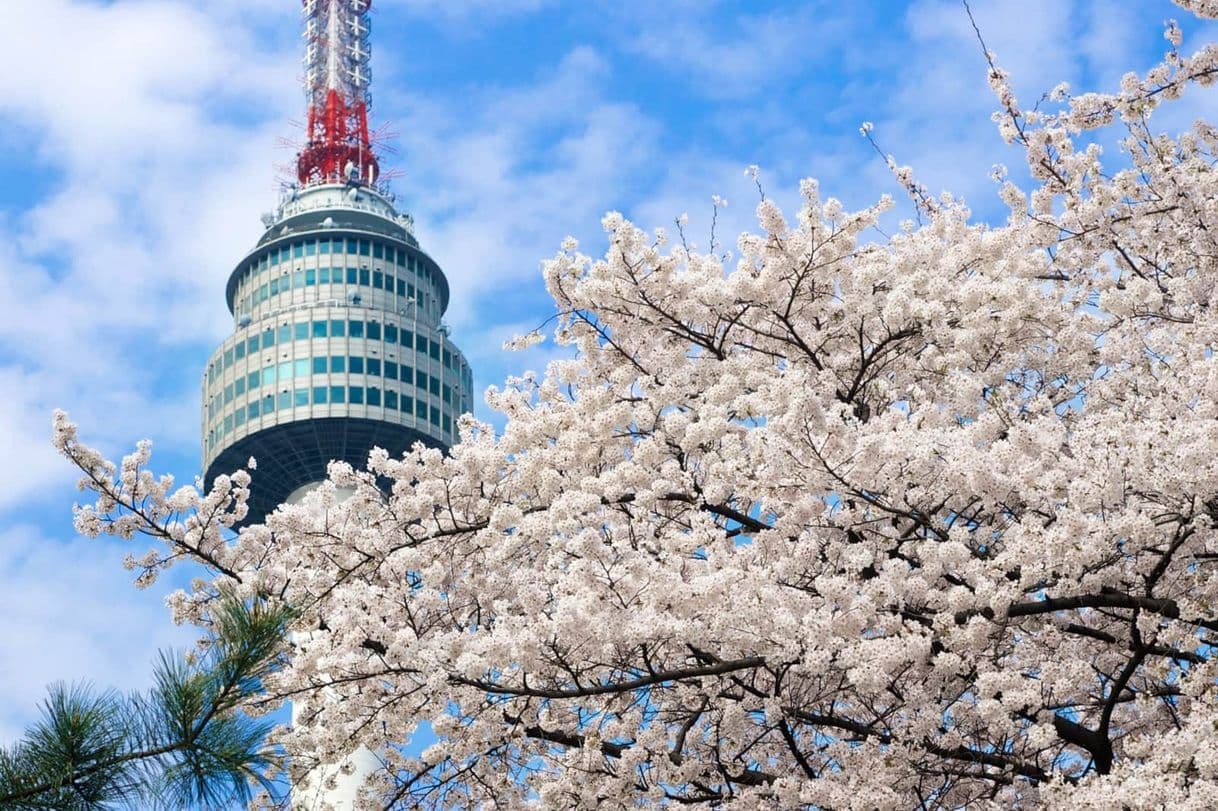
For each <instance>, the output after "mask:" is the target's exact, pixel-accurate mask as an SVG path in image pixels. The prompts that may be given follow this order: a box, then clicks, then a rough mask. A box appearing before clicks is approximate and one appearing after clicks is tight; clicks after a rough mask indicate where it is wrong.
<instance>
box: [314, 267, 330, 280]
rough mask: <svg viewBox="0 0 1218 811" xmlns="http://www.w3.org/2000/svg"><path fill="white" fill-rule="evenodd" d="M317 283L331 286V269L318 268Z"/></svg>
mask: <svg viewBox="0 0 1218 811" xmlns="http://www.w3.org/2000/svg"><path fill="white" fill-rule="evenodd" d="M317 283H318V284H329V283H330V269H329V268H318V269H317Z"/></svg>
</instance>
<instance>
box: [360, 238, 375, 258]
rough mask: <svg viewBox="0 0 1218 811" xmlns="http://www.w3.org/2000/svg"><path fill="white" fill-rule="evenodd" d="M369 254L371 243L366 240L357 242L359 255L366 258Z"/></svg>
mask: <svg viewBox="0 0 1218 811" xmlns="http://www.w3.org/2000/svg"><path fill="white" fill-rule="evenodd" d="M370 253H372V243H370V242H369V241H368V240H366V239H361V240H360V241H359V255H360V256H368V255H369V254H370Z"/></svg>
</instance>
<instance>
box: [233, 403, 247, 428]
mask: <svg viewBox="0 0 1218 811" xmlns="http://www.w3.org/2000/svg"><path fill="white" fill-rule="evenodd" d="M233 424H234V425H245V408H244V407H239V408H238V409H237V410H236V411H235V412H234V413H233Z"/></svg>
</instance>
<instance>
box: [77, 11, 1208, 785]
mask: <svg viewBox="0 0 1218 811" xmlns="http://www.w3.org/2000/svg"><path fill="white" fill-rule="evenodd" d="M1178 2H1179V4H1180V5H1181V6H1183V7H1185V8H1186V9H1189V10H1191V11H1194V12H1196V13H1198V14H1201V15H1203V16H1211V17H1213V16H1218V4H1216V3H1214V2H1212V0H1178ZM1167 38H1168V40H1169V42H1170V46H1169V47H1170V50H1169V52H1168V53H1167V55H1166V57H1165V59H1164V60H1163V62H1162V63H1161V64H1160V65H1158V66H1156V67H1155V68H1153V69H1152V70H1150V71H1149V72H1148V73H1146V74H1145V75H1136V74H1129V75H1128V76H1127V77H1126V78H1125V80H1124V81H1123V82H1122V84H1121V87H1120V88H1119V90H1117V91H1115V92H1113V93H1109V94H1098V93H1089V94H1086V95H1077V96H1075V95H1072V94H1071V93H1070V91H1069V89H1068V88H1067V87H1065V86H1062V87H1059V88H1057V89H1056V90H1055V91H1054V92H1053V94H1052V95H1051V97H1050V99H1049V100H1048V103H1047V104H1042V105H1041V106H1039V107H1038V108H1037V109H1036V110H1030V109H1026V108H1025V107H1023V106H1021V105H1020V102H1019V101H1018V100H1017V99H1016V98H1015V95H1014V94H1013V92H1012V91H1011V87H1010V85H1009V83H1008V80H1007V77H1006V74H1005V73H1004V72H1003V71H1002V70H1001V69H1000V68H999V67H998V65H997V63H996V62H995V61H994V59H993V58H992V57H990V67H989V76H990V82H991V84H992V86H993V88H994V91H995V93H996V95H997V97H998V99H999V112H998V113H997V114H996V121H997V123H998V126H999V128H1000V131H1001V132H1002V134H1003V136H1004V137H1005V138H1006V139H1007V141H1009V142H1010V143H1012V144H1013V145H1014V146H1015V147H1016V148H1017V149H1019V150H1020V151H1021V152H1022V154H1024V155H1025V156H1026V162H1027V167H1028V169H1029V171H1030V174H1031V178H1032V182H1031V185H1030V187H1028V188H1020V187H1019V186H1018V185H1017V184H1015V183H1014V182H1012V181H1009V180H1005V179H1003V178H1001V177H999V182H1000V188H1001V191H1000V193H1001V197H1002V199H1003V200H1004V201H1005V203H1006V205H1007V206H1008V207H1009V210H1010V213H1009V218H1008V220H1007V222H1006V223H1005V224H1002V225H1000V226H991V225H986V224H979V223H976V222H973V221H972V219H971V217H970V213H969V211H968V210H967V209H966V208H965V206H964V204H963V203H962V202H961V201H959V200H957V199H954V198H952V197H950V196H946V195H944V196H940V197H934V196H932V195H931V194H929V193H928V192H927V191H926V190H925V189H924V188H923V187H922V186H921V185H920V184H919V183H918V181H917V180H916V178H915V176H914V175H913V173H912V172H911V171H910V170H908V169H906V168H904V167H900V166H897V165H896V164H895V163H891V165H892V166H893V169H894V172H895V174H896V176H897V178H898V180H899V181H900V183H901V184H902V185H903V186H904V187H905V188H906V190H907V191H908V192H909V194H910V196H911V198H912V199H913V201H914V204H915V205H916V207H917V209H918V212H919V218H920V221H921V222H920V224H915V223H906V224H905V225H904V226H903V227H902V228H901V229H900V230H899V232H898V233H896V234H895V235H893V236H891V237H883V236H880V235H878V232H877V231H876V230H874V229H873V226H874V225H875V224H876V222H877V218H879V217H880V216H881V214H882V212H884V211H885V210H886V209H887V208H888V207H889V201H888V200H881V201H880V202H879V203H877V204H876V205H875V206H874V207H871V208H868V209H865V210H862V211H853V212H852V211H846V210H844V209H843V206H842V205H841V204H840V203H839V202H838V201H836V200H834V199H831V198H830V199H822V196H821V192H820V190H819V188H818V186H817V184H816V183H815V182H812V181H806V182H805V183H804V184H803V185H802V187H801V191H802V197H803V205H802V207H801V208H800V209H799V210H798V211H797V212H795V213H794V214H792V215H789V216H785V215H784V214H783V213H782V212H781V211H780V209H779V207H778V206H777V205H775V204H774V203H773V202H772V201H770V200H768V199H764V195H763V199H762V200H761V202H760V204H759V205H758V206H757V216H758V221H759V228H758V230H757V231H756V232H754V233H746V234H743V235H741V236H740V237H739V239H738V240H737V242H736V244H735V246H734V248H733V249H731V250H726V249H725V248H723V247H721V246H716V245H712V249H711V250H710V251H709V252H699V251H697V250H694V249H691V248H689V247H687V246H686V245H685V243H684V239H683V238H682V239H681V240H677V241H676V242H675V243H670V242H669V240H668V239H667V237H666V235H665V234H664V233H663V232H655V233H648V232H645V231H643V230H640V229H639V228H637V227H635V226H634V225H632V224H631V223H629V222H627V221H626V220H624V219H623V218H622V217H621V216H619V215H616V214H610V215H608V216H607V217H606V218H605V220H604V228H605V232H606V234H607V236H608V243H609V245H608V249H607V251H606V252H605V253H604V255H603V256H602V257H600V258H593V257H591V256H587V255H585V254H583V253H581V252H580V251H579V248H578V246H577V245H576V244H575V243H574V242H573V241H570V242H568V243H567V244H565V245H564V246H563V248H562V250H561V252H559V253H558V255H557V256H555V257H554V258H553V259H551V260H550V261H549V262H547V263H546V265H545V278H546V283H547V285H548V288H549V291H550V293H551V295H552V296H553V298H554V301H555V303H556V305H557V311H558V316H557V327H556V329H555V330H554V332H553V336H552V339H553V340H554V341H556V342H557V343H558V344H559V345H560V346H563V347H569V348H570V349H571V350H572V353H573V357H572V358H571V359H568V360H558V361H554V362H552V363H551V364H550V365H549V367H548V368H547V370H546V372H545V374H544V375H540V376H538V375H525V376H523V377H520V378H518V379H513V380H510V381H509V382H508V383H507V385H506V386H504V387H503V388H501V389H491V390H490V391H489V393H488V395H487V400H488V403H489V405H490V406H491V407H492V408H493V409H495V410H497V411H498V412H500V413H501V414H502V415H503V416H504V419H505V421H506V423H505V427H504V428H503V429H502V431H501V432H497V431H496V430H494V429H493V428H492V426H490V425H488V424H485V423H481V422H478V421H476V420H474V419H472V418H470V417H466V418H464V420H463V422H462V425H461V441H460V443H459V444H458V445H456V446H455V447H454V448H453V449H452V450H451V452H450V453H448V454H443V453H441V452H439V451H436V450H428V449H424V448H422V447H417V448H415V449H414V450H413V451H412V452H410V453H409V454H407V455H406V456H405V457H404V458H400V459H391V458H388V456H387V455H386V454H384V453H381V452H376V453H374V454H373V455H372V458H371V460H370V465H369V469H368V470H367V471H356V470H352V469H350V468H349V467H345V466H343V465H333V466H332V467H331V480H330V482H329V483H327V484H326V485H325V486H323V487H322V488H320V489H319V490H318V491H316V492H314V493H313V494H311V495H310V496H309V497H307V498H306V499H305V500H304V502H303V503H302V504H300V505H297V506H285V507H283V508H281V509H280V510H278V511H277V512H276V513H274V514H273V515H271V516H270V517H269V518H268V519H267V522H266V524H265V525H261V526H253V527H248V528H245V529H243V530H242V531H241V532H240V533H239V534H238V535H237V536H236V537H235V538H234V537H233V536H232V533H231V531H230V528H231V527H232V526H233V525H234V524H235V523H238V522H240V521H241V519H242V518H243V516H244V514H245V504H246V499H247V497H248V495H249V492H250V488H252V487H257V486H258V473H257V470H256V469H251V470H248V471H238V472H236V473H234V474H233V475H232V476H231V477H221V478H220V479H219V480H218V481H217V482H216V484H215V488H214V489H213V490H212V491H211V492H210V493H206V494H201V493H199V492H198V491H197V490H196V489H195V488H193V487H189V486H188V487H185V488H181V489H176V490H175V486H174V484H173V482H172V480H171V479H169V478H157V477H155V476H154V475H153V474H152V473H150V472H149V470H148V463H149V453H150V451H149V447H148V446H147V445H146V444H145V445H141V446H140V448H139V449H138V450H137V451H136V453H134V454H132V455H131V456H128V457H127V458H126V459H124V460H123V462H122V463H121V465H117V466H116V465H113V464H111V463H108V462H106V461H105V460H104V459H103V458H102V457H101V456H100V455H99V454H98V453H97V452H95V451H93V450H91V449H89V448H88V447H86V446H85V445H83V444H81V442H80V441H79V440H78V438H77V434H76V429H75V427H74V426H73V425H72V424H71V423H69V422H68V420H67V418H66V417H64V416H63V415H58V416H57V417H56V422H55V441H56V443H57V445H58V447H59V448H60V449H61V451H62V452H63V453H64V454H66V455H67V457H68V458H69V459H71V460H72V462H74V463H75V464H76V465H78V466H79V467H80V469H81V470H82V471H83V472H84V479H83V485H84V487H85V488H86V489H87V490H90V491H92V492H93V494H94V495H96V498H97V503H96V504H94V505H91V506H86V507H82V508H79V510H78V515H77V526H78V527H79V529H80V530H81V531H82V532H83V533H85V534H86V535H93V536H96V535H99V534H112V535H117V536H120V537H122V538H127V539H130V538H133V537H135V536H137V535H141V534H142V535H152V536H155V537H156V538H159V539H160V540H161V541H163V544H159V545H157V547H156V548H155V549H154V550H153V551H151V552H149V553H148V554H147V555H146V556H144V557H142V558H140V559H132V560H131V561H130V564H131V566H132V567H133V568H135V569H138V570H139V572H140V573H139V582H140V583H141V584H147V583H149V582H151V581H152V580H153V579H155V577H156V575H157V574H158V573H159V572H160V571H161V570H163V569H164V568H165V567H166V566H168V565H170V564H171V563H173V562H174V561H175V560H178V559H181V558H190V559H193V560H196V561H200V562H202V563H203V564H204V565H206V566H207V567H208V568H209V570H210V571H211V572H212V574H213V575H214V579H210V580H206V581H199V582H198V583H196V584H195V587H194V589H193V590H191V591H189V592H185V593H180V594H178V595H176V596H175V597H174V598H173V599H172V600H171V602H172V608H173V611H174V614H175V616H176V617H177V618H178V619H185V620H192V621H200V622H201V621H205V619H206V617H207V615H208V611H209V608H210V606H211V605H212V603H213V601H214V600H215V599H216V596H217V595H218V594H219V593H220V590H221V589H225V590H235V591H236V592H237V593H238V594H242V595H244V596H246V597H250V598H253V597H255V596H258V597H262V598H271V599H275V600H282V601H284V602H285V603H287V604H289V605H291V606H292V607H293V608H294V610H295V611H296V612H297V616H298V617H299V619H298V620H296V629H297V630H298V631H299V632H301V633H299V634H298V636H297V642H296V648H295V650H294V652H293V655H292V658H291V663H290V666H288V667H287V668H285V669H284V670H283V671H281V672H280V673H278V674H276V675H275V676H273V677H271V678H270V679H269V680H268V687H269V690H270V695H269V696H268V697H267V698H265V699H264V700H263V702H262V704H263V705H264V706H268V707H269V706H272V705H274V704H275V703H276V702H278V701H280V700H284V699H288V700H291V701H293V702H295V703H296V706H297V709H298V711H299V714H300V717H301V718H302V719H303V720H304V723H301V724H299V725H298V726H297V727H296V728H294V729H288V730H283V731H282V733H281V735H280V740H281V741H282V742H283V743H284V745H285V746H286V747H287V748H288V750H289V751H290V752H293V753H297V756H296V758H295V759H294V762H293V765H292V768H293V770H294V772H295V773H296V774H297V776H299V775H300V774H301V773H303V771H305V770H307V769H308V768H309V766H310V764H311V763H312V760H311V758H319V759H320V760H321V761H323V762H335V761H336V760H337V759H338V758H339V757H341V756H342V755H343V754H345V753H347V752H350V751H352V750H353V749H354V748H355V747H356V746H357V745H361V744H362V745H364V746H367V747H368V748H369V749H371V750H372V751H374V752H377V753H379V755H380V756H381V757H382V758H383V760H384V764H385V768H384V769H383V770H382V771H381V772H380V773H379V774H378V775H377V776H376V777H375V778H374V779H373V781H372V782H371V784H370V785H369V786H368V788H367V790H368V791H369V792H370V793H371V794H370V802H371V797H372V796H375V797H377V798H378V800H377V802H378V803H379V804H380V805H383V806H389V807H407V806H412V805H414V804H419V803H422V804H428V805H435V806H443V807H449V806H457V805H460V806H474V805H478V804H487V805H488V806H491V805H493V806H494V807H500V806H504V807H509V806H511V807H514V806H517V805H526V804H529V803H533V804H537V805H540V806H544V807H571V806H580V807H584V806H587V807H606V808H613V807H624V806H633V805H638V804H646V803H657V804H659V803H664V802H671V803H673V804H690V805H697V804H704V805H715V804H718V803H722V802H724V801H727V800H739V801H743V802H744V803H745V805H746V806H748V807H752V806H757V807H775V808H777V807H781V808H790V807H797V806H808V807H822V808H860V809H872V808H914V807H944V808H952V807H965V806H968V807H984V806H986V805H991V806H994V807H1013V806H1017V807H1034V806H1043V805H1067V804H1068V805H1070V806H1071V807H1082V808H1088V807H1090V808H1099V807H1103V808H1109V807H1121V806H1124V807H1130V808H1150V807H1163V806H1168V807H1173V808H1174V807H1180V808H1188V807H1191V808H1213V807H1218V735H1215V730H1218V682H1216V678H1218V658H1216V657H1215V655H1214V649H1213V647H1212V646H1213V645H1214V644H1215V640H1216V639H1218V531H1216V530H1215V522H1216V520H1218V359H1216V358H1215V356H1214V349H1215V342H1216V341H1218V337H1216V336H1218V311H1216V307H1215V306H1212V297H1213V295H1214V291H1215V289H1218V172H1216V171H1215V169H1214V165H1215V161H1216V160H1218V128H1215V127H1214V126H1213V125H1211V124H1208V123H1206V122H1202V121H1199V122H1197V123H1196V124H1195V125H1194V126H1193V127H1192V128H1191V129H1190V130H1189V131H1187V132H1185V133H1183V134H1181V135H1179V136H1178V137H1169V136H1167V135H1163V134H1160V133H1158V132H1156V130H1155V129H1154V128H1153V125H1152V119H1151V114H1152V112H1154V111H1155V110H1156V109H1158V107H1159V106H1160V105H1162V104H1165V103H1169V102H1171V101H1172V100H1174V99H1176V98H1177V97H1179V96H1180V95H1181V94H1182V93H1184V92H1185V91H1186V90H1188V89H1189V88H1190V87H1193V86H1206V85H1209V84H1210V83H1212V82H1213V81H1214V80H1215V78H1216V77H1218V47H1215V46H1209V47H1206V48H1204V49H1203V50H1201V51H1200V52H1198V53H1196V54H1195V55H1192V56H1186V55H1184V54H1182V53H1179V52H1178V51H1177V46H1178V45H1179V43H1180V41H1181V35H1180V29H1179V28H1178V27H1177V26H1176V24H1174V23H1172V24H1171V25H1170V26H1169V28H1168V29H1167ZM987 56H988V55H987ZM864 130H865V132H866V134H868V135H869V136H870V127H868V126H865V127H864ZM1101 136H1103V137H1107V138H1119V140H1120V146H1121V150H1119V154H1117V150H1109V152H1110V153H1112V154H1111V156H1109V155H1106V154H1105V153H1104V151H1103V150H1102V149H1101V148H1100V147H1099V146H1098V145H1097V144H1098V143H1099V141H1100V140H1102V137H1101ZM540 339H541V336H540V335H532V336H526V337H524V338H522V339H521V340H520V341H519V343H520V344H529V343H532V342H534V341H536V340H540ZM251 468H253V465H251ZM339 488H343V493H345V492H346V491H347V490H354V494H353V495H351V496H349V497H345V498H344V497H340V492H339ZM423 724H427V725H430V729H431V730H432V731H433V732H434V734H435V735H436V736H438V742H437V743H435V744H434V745H433V746H430V747H429V748H427V749H426V750H425V751H423V752H422V753H421V754H419V755H417V756H413V755H410V754H408V752H409V751H410V750H409V749H408V748H407V746H406V745H407V744H408V742H409V741H410V740H411V737H412V736H413V735H415V734H416V733H417V732H418V731H419V729H420V725H423ZM305 753H308V754H305ZM378 807H379V806H378Z"/></svg>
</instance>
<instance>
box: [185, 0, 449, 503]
mask: <svg viewBox="0 0 1218 811" xmlns="http://www.w3.org/2000/svg"><path fill="white" fill-rule="evenodd" d="M303 6H304V8H303V17H304V40H305V57H304V82H305V91H306V95H307V99H308V125H307V126H308V129H307V142H306V144H305V146H304V148H303V149H302V150H301V152H300V154H299V155H298V157H297V165H296V178H295V181H294V182H293V183H292V184H291V185H290V187H289V188H288V189H287V191H286V193H285V194H284V195H283V197H282V199H281V200H280V203H279V206H278V208H277V209H276V210H275V211H274V212H272V213H269V214H265V215H263V218H262V221H263V225H264V226H265V228H266V230H265V232H264V233H263V234H262V237H261V238H260V239H259V240H258V242H257V244H256V245H255V246H254V247H253V249H251V250H250V251H249V253H247V254H246V255H245V256H244V257H243V258H242V259H241V261H240V262H238V263H237V266H236V267H235V268H234V269H233V271H232V273H231V275H230V276H229V278H228V287H227V290H226V291H225V294H226V296H227V300H228V308H229V310H230V311H231V312H232V316H233V324H234V330H233V334H232V335H231V336H229V337H228V338H227V339H226V340H225V341H224V343H223V344H221V345H220V347H219V348H218V349H217V350H216V351H215V352H214V353H213V354H212V356H211V359H210V360H209V361H208V364H207V369H206V371H205V373H204V376H203V469H204V471H205V473H204V479H205V483H206V485H207V486H208V487H211V484H212V482H213V481H214V479H215V478H216V476H218V475H220V474H222V473H230V472H232V471H234V470H236V469H238V468H241V467H243V466H244V465H245V464H246V462H247V460H248V459H250V458H251V457H253V458H254V459H256V460H257V464H258V467H257V472H256V474H255V477H254V481H253V484H252V487H251V496H250V512H249V515H248V517H247V518H246V522H245V523H247V524H249V523H258V522H261V521H262V520H263V519H264V518H265V517H266V515H267V514H268V513H270V512H272V511H273V510H274V509H275V508H276V507H277V506H278V505H280V504H282V503H284V502H287V501H291V500H294V499H295V498H298V497H299V496H300V495H302V494H303V493H305V492H307V490H308V489H310V488H311V487H313V486H315V485H316V484H317V483H318V482H321V481H323V480H324V479H325V478H326V466H327V464H328V463H329V462H330V461H331V460H342V461H346V462H349V463H350V464H352V465H353V466H354V467H356V468H357V469H363V468H364V467H365V466H366V464H367V461H368V453H369V451H371V450H372V449H373V448H374V447H380V448H384V449H385V450H387V451H389V453H390V454H391V455H400V454H401V453H402V452H404V451H405V450H407V449H408V448H410V447H411V446H412V445H413V444H414V443H415V442H422V443H424V444H425V445H428V446H431V447H440V448H447V447H448V446H449V445H451V444H452V442H454V441H455V439H456V431H457V428H456V423H457V417H458V415H460V414H462V413H464V412H466V411H468V410H470V402H471V389H472V386H473V377H472V375H471V373H470V368H469V364H468V363H466V360H465V357H464V356H463V355H462V354H461V351H460V350H459V349H457V347H456V346H455V345H454V344H453V343H452V341H450V340H449V337H448V329H447V327H446V326H445V325H444V324H443V322H442V321H441V318H442V317H443V315H444V311H445V309H446V308H447V307H448V297H449V289H448V280H447V279H446V278H445V276H444V272H443V271H442V270H441V269H440V266H439V265H438V264H436V262H435V260H433V259H432V258H431V257H430V256H428V255H427V254H426V253H424V252H423V250H422V249H421V248H420V247H419V243H418V240H416V239H415V236H414V233H413V228H412V225H413V222H412V220H411V218H410V217H409V216H408V215H406V214H403V213H400V212H399V211H398V210H397V209H396V208H395V206H394V198H393V196H392V195H390V194H389V192H388V190H387V189H386V187H385V186H384V185H383V183H381V181H380V165H379V162H378V160H377V155H376V151H375V149H374V144H373V139H372V137H371V135H370V133H369V127H368V114H369V107H370V104H371V95H370V92H369V85H370V80H371V71H370V69H369V57H370V48H369V31H370V21H369V13H370V11H371V6H372V3H371V0H304V2H303Z"/></svg>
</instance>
